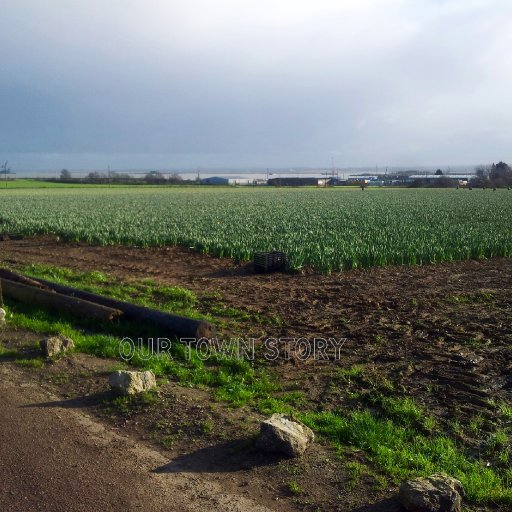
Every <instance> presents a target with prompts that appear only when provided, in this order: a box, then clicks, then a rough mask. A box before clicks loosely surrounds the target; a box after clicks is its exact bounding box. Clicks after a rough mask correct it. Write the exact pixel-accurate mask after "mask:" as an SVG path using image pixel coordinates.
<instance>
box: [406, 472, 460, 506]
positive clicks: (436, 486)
mask: <svg viewBox="0 0 512 512" xmlns="http://www.w3.org/2000/svg"><path fill="white" fill-rule="evenodd" d="M463 496H464V488H463V487H462V484H461V483H460V482H459V481H458V480H456V479H455V478H451V477H449V476H445V475H440V474H434V475H431V476H429V477H419V478H414V479H412V480H406V481H405V482H403V483H402V485H400V491H399V499H400V503H401V504H402V505H403V506H404V507H405V509H406V510H408V511H409V512H460V510H461V505H462V497H463Z"/></svg>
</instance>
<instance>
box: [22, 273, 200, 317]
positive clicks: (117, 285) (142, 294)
mask: <svg viewBox="0 0 512 512" xmlns="http://www.w3.org/2000/svg"><path fill="white" fill-rule="evenodd" d="M17 270H19V271H20V272H23V273H24V274H26V275H28V276H31V277H35V278H40V279H47V280H49V281H53V282H55V283H59V284H63V285H66V286H73V287H75V288H78V289H80V290H84V291H87V292H91V293H97V294H99V295H105V296H107V297H111V298H113V299H117V300H122V301H127V302H133V303H134V304H138V305H140V306H146V307H150V308H153V309H159V310H161V311H173V312H177V313H180V314H186V315H187V316H192V317H194V318H195V317H198V316H201V315H200V314H199V312H198V311H197V310H196V309H195V305H196V304H197V302H198V299H197V296H196V295H195V294H194V292H192V291H191V290H187V289H185V288H181V287H179V286H168V285H162V284H158V283H156V282H155V281H153V280H150V279H144V280H141V281H134V282H128V283H127V282H123V281H121V280H119V279H118V278H116V277H114V276H110V275H107V274H105V273H103V272H98V271H90V272H77V271H74V270H71V269H68V268H63V267H56V266H53V265H46V264H40V263H33V264H30V265H26V266H22V267H19V268H18V269H17Z"/></svg>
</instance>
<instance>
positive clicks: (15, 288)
mask: <svg viewBox="0 0 512 512" xmlns="http://www.w3.org/2000/svg"><path fill="white" fill-rule="evenodd" d="M0 282H1V286H2V291H3V295H4V297H10V298H11V299H15V300H17V301H19V302H23V303H25V304H33V305H36V306H40V307H42V308H44V309H48V310H51V311H55V312H57V313H67V314H70V315H73V316H80V317H84V318H91V319H93V320H99V321H102V322H110V321H112V320H114V319H116V318H119V317H120V316H121V315H122V314H123V312H122V311H121V310H119V309H115V308H111V307H108V306H103V305H101V304H95V303H93V302H90V301H87V300H84V299H80V298H78V297H70V296H69V295H62V294H60V293H56V292H55V291H48V290H43V289H41V288H36V287H35V286H27V285H26V284H22V283H18V282H15V281H10V280H8V279H4V278H1V279H0Z"/></svg>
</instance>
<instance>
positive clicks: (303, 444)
mask: <svg viewBox="0 0 512 512" xmlns="http://www.w3.org/2000/svg"><path fill="white" fill-rule="evenodd" d="M314 439H315V435H314V434H313V431H312V430H311V429H310V428H309V427H307V426H306V425H304V424H303V423H299V422H298V421H294V420H292V419H291V418H289V417H288V416H286V415H285V414H273V415H272V416H271V417H270V418H269V419H268V420H266V421H264V422H262V424H261V431H260V436H259V438H258V441H257V447H258V448H259V449H260V450H262V451H266V452H279V453H283V454H284V455H287V456H288V457H298V456H300V455H302V454H303V453H304V452H305V451H306V449H307V447H308V446H309V445H310V444H311V443H312V442H313V440H314Z"/></svg>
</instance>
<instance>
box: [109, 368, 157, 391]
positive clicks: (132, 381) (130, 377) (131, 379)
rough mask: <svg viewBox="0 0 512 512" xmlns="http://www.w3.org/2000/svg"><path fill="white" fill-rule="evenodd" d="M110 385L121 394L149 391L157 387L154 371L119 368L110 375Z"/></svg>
mask: <svg viewBox="0 0 512 512" xmlns="http://www.w3.org/2000/svg"><path fill="white" fill-rule="evenodd" d="M108 383H109V384H110V387H111V388H112V389H113V390H114V391H116V392H117V393H120V394H121V395H134V394H136V393H142V392H143V391H149V390H150V389H153V388H155V387H156V378H155V375H154V374H153V372H150V371H147V372H132V371H126V370H119V371H117V372H114V373H112V374H111V375H110V377H109V379H108Z"/></svg>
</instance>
